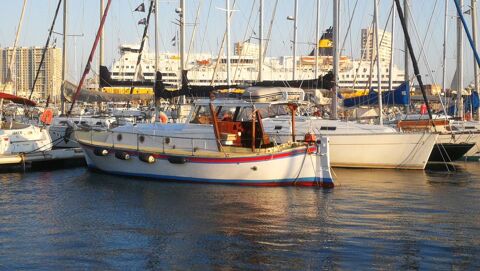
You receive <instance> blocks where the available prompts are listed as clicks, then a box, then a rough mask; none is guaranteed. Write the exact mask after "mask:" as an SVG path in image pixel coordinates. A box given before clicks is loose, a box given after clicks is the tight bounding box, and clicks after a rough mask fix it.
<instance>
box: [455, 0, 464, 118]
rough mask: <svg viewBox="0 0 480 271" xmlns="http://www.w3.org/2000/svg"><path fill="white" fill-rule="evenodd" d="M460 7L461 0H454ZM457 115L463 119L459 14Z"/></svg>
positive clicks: (460, 22) (460, 23)
mask: <svg viewBox="0 0 480 271" xmlns="http://www.w3.org/2000/svg"><path fill="white" fill-rule="evenodd" d="M456 1H457V3H458V4H459V6H460V7H462V6H463V0H456ZM457 72H458V81H457V86H456V87H457V117H459V118H461V119H463V113H464V110H463V109H464V108H463V97H462V92H463V30H462V20H461V18H460V15H458V16H457Z"/></svg>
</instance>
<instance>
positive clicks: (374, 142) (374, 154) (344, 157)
mask: <svg viewBox="0 0 480 271" xmlns="http://www.w3.org/2000/svg"><path fill="white" fill-rule="evenodd" d="M263 123H264V127H265V131H266V132H267V133H268V134H269V135H270V136H271V137H272V138H273V139H274V140H276V142H287V141H291V140H292V136H291V135H290V134H291V122H290V121H289V120H288V119H286V118H272V119H264V122H263ZM296 127H297V128H296V129H295V130H296V131H295V132H296V137H295V138H296V139H297V140H302V139H303V137H304V135H305V133H308V132H312V133H314V134H316V135H317V137H318V136H328V138H329V139H330V163H331V165H332V167H348V168H393V169H424V168H425V166H426V164H427V162H428V158H429V157H430V154H431V153H432V149H433V147H434V145H435V142H436V140H437V137H438V135H437V134H430V133H399V132H396V131H394V130H393V129H392V128H389V127H387V126H378V125H363V124H356V123H350V122H340V121H335V120H323V119H316V118H310V119H309V117H297V118H296Z"/></svg>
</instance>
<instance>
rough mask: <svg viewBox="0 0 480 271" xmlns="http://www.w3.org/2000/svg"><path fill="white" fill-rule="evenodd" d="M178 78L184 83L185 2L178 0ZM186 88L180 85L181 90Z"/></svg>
mask: <svg viewBox="0 0 480 271" xmlns="http://www.w3.org/2000/svg"><path fill="white" fill-rule="evenodd" d="M179 15H180V74H181V75H180V76H181V83H182V84H183V82H184V78H183V75H184V71H185V0H180V13H179ZM183 87H186V86H183V85H182V88H183Z"/></svg>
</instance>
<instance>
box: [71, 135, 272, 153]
mask: <svg viewBox="0 0 480 271" xmlns="http://www.w3.org/2000/svg"><path fill="white" fill-rule="evenodd" d="M77 131H79V132H88V133H89V137H90V144H92V145H93V144H94V141H95V140H94V132H97V133H102V134H104V135H106V136H107V137H106V139H108V137H110V138H111V143H110V144H108V146H111V148H115V144H117V145H118V144H119V140H118V139H117V138H116V137H115V136H113V135H114V134H115V133H116V134H117V135H118V134H122V135H132V136H134V137H132V138H134V139H135V142H131V144H129V145H131V146H132V149H136V150H137V151H141V150H142V147H146V146H142V144H143V143H142V142H140V137H141V136H144V137H150V138H154V140H153V142H154V143H156V142H157V141H156V140H155V139H161V142H162V146H161V152H162V153H166V148H165V144H166V141H167V138H168V139H180V140H186V141H188V140H189V141H190V147H189V148H186V147H182V148H179V149H181V150H183V151H189V152H191V154H192V156H195V153H196V151H197V150H198V149H199V147H198V145H196V144H195V143H197V144H198V143H199V141H203V142H204V143H205V142H217V139H215V138H199V137H197V138H193V137H182V136H168V135H156V134H146V133H135V132H129V131H112V130H106V131H99V130H95V129H88V130H86V129H77V130H76V132H77ZM122 140H123V139H122ZM255 140H262V138H261V137H258V138H257V137H255ZM218 141H220V142H219V143H221V140H220V139H219V140H218ZM244 141H249V139H245V140H244ZM105 143H107V142H105ZM167 144H168V143H167ZM277 146H279V144H277V142H275V141H274V142H273V147H277ZM152 147H153V146H152ZM227 147H228V145H227ZM244 148H245V149H248V147H247V146H245V147H244ZM172 149H173V148H172ZM202 149H204V150H209V149H208V148H206V145H205V148H202ZM211 150H212V151H213V148H212V149H211ZM256 150H258V151H260V152H261V151H262V150H266V149H261V148H260V149H256ZM221 152H222V153H223V154H224V155H225V157H228V153H227V151H226V150H225V149H224V148H222V151H221ZM265 153H266V151H265Z"/></svg>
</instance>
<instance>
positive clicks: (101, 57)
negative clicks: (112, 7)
mask: <svg viewBox="0 0 480 271" xmlns="http://www.w3.org/2000/svg"><path fill="white" fill-rule="evenodd" d="M104 10H105V3H104V0H100V20H102V18H103V13H104ZM103 37H104V36H103V31H102V34H101V36H100V48H99V52H98V64H99V69H98V70H100V67H101V66H103V60H104V59H103V58H104V56H103V53H104V45H103ZM100 80H101V78H100V73H99V77H98V87H99V89H100V91H102V88H101V87H100V86H101V83H100Z"/></svg>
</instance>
